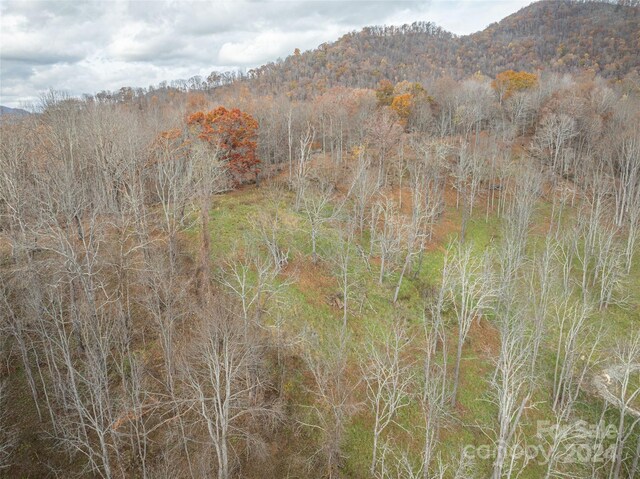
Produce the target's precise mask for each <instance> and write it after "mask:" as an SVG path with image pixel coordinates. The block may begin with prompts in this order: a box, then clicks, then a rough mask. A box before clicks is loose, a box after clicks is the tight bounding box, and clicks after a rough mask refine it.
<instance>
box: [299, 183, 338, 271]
mask: <svg viewBox="0 0 640 479" xmlns="http://www.w3.org/2000/svg"><path fill="white" fill-rule="evenodd" d="M332 198H333V193H332V191H331V186H330V185H322V186H321V187H320V188H319V189H318V190H314V191H310V192H308V193H307V194H306V195H305V197H304V198H303V206H302V211H303V212H304V214H305V215H306V217H307V219H308V220H309V225H310V226H311V231H310V233H311V255H312V258H313V262H314V263H317V262H318V253H317V244H318V237H319V235H320V229H321V228H322V226H323V225H324V224H325V223H327V222H329V221H331V220H333V219H334V218H335V217H336V215H337V213H338V212H339V211H340V208H339V207H338V208H334V207H333V205H332V204H331V200H332Z"/></svg>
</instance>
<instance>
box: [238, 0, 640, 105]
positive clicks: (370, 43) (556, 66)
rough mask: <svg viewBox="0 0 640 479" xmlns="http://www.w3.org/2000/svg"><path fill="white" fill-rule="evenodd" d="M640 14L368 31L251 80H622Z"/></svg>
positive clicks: (589, 7) (569, 7) (537, 6)
mask: <svg viewBox="0 0 640 479" xmlns="http://www.w3.org/2000/svg"><path fill="white" fill-rule="evenodd" d="M639 12H640V8H639V7H638V6H630V5H621V4H616V5H614V4H610V3H601V2H586V3H584V2H575V1H568V0H562V1H556V0H552V1H542V2H537V3H534V4H532V5H530V6H528V7H526V8H523V9H522V10H520V11H518V12H516V13H514V14H513V15H510V16H508V17H507V18H505V19H503V20H502V21H500V22H499V23H495V24H492V25H490V26H489V27H487V28H486V29H485V30H483V31H481V32H477V33H474V34H471V35H466V36H456V35H454V34H452V33H449V32H447V31H445V30H443V29H441V28H439V27H437V26H436V25H434V24H432V23H426V22H416V23H414V24H412V25H404V26H401V27H367V28H364V29H363V30H362V31H360V32H352V33H349V34H347V35H344V36H343V37H342V38H340V39H339V40H338V41H336V42H334V43H330V44H322V45H320V46H319V47H318V48H317V49H315V50H313V51H308V52H304V53H302V54H297V55H292V56H289V57H288V58H286V59H285V60H284V61H281V62H278V63H269V64H267V65H264V66H262V67H260V68H257V69H255V70H252V71H251V72H250V77H251V78H252V80H253V82H254V83H255V84H256V85H257V86H260V87H262V88H266V89H268V90H269V91H272V92H281V91H282V90H284V91H286V92H292V93H295V94H297V95H302V96H304V95H305V94H307V93H310V92H311V91H312V90H314V89H317V88H323V87H331V86H336V85H342V86H347V87H372V86H374V85H375V84H376V83H377V82H378V81H379V80H381V79H383V78H386V79H389V80H392V81H396V82H397V81H402V80H409V81H424V80H427V79H429V78H433V77H438V76H443V75H450V76H452V77H454V78H464V77H466V76H469V75H472V74H474V73H476V72H481V73H483V74H485V75H489V76H493V75H495V74H496V73H498V72H500V71H503V70H507V69H519V70H535V69H553V70H556V71H575V70H577V69H580V68H587V69H593V70H594V71H595V72H597V73H599V74H601V75H603V76H606V77H610V78H621V77H623V76H625V75H627V74H629V73H631V72H638V69H639V66H640V35H638V32H640V24H639V20H640V14H639Z"/></svg>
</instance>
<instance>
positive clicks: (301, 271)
mask: <svg viewBox="0 0 640 479" xmlns="http://www.w3.org/2000/svg"><path fill="white" fill-rule="evenodd" d="M283 273H284V274H285V275H286V276H288V277H289V278H291V279H292V280H293V282H294V284H295V285H296V286H298V288H299V289H300V290H301V291H302V292H303V293H305V294H306V295H307V296H308V298H309V299H310V300H313V301H314V302H318V303H323V302H324V296H325V295H326V294H327V292H329V291H331V290H332V289H335V281H334V279H333V278H332V276H331V272H330V271H328V270H327V268H326V266H325V265H324V264H322V263H317V264H314V263H313V262H312V261H309V260H308V259H301V258H299V257H297V258H294V260H293V261H290V262H289V264H288V265H287V267H286V268H285V269H284V270H283Z"/></svg>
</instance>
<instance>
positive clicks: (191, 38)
mask: <svg viewBox="0 0 640 479" xmlns="http://www.w3.org/2000/svg"><path fill="white" fill-rule="evenodd" d="M527 3H529V2H528V0H509V1H507V0H456V1H447V0H433V1H393V0H388V1H369V0H350V1H343V0H333V1H332V0H325V1H305V0H303V1H292V0H281V1H277V0H276V1H252V0H239V1H192V2H184V1H178V0H165V1H140V0H134V1H120V0H109V1H90V2H78V1H60V0H55V1H40V2H31V1H28V2H25V1H3V2H2V3H0V42H1V45H2V46H1V48H0V80H1V82H0V103H1V104H3V105H7V106H20V105H21V104H23V103H25V102H32V101H35V100H36V99H37V98H38V96H39V94H41V93H42V92H43V91H45V90H47V89H49V88H54V89H62V90H67V91H69V92H70V93H71V94H75V95H77V94H81V93H85V92H89V93H93V92H96V91H100V90H104V89H107V90H117V89H118V88H120V87H122V86H148V85H150V84H157V83H159V82H160V81H162V80H172V79H177V78H188V77H191V76H193V75H203V76H206V75H207V74H208V73H209V72H211V71H212V70H218V69H229V68H251V67H254V66H258V65H261V64H263V63H266V62H269V61H273V60H276V59H277V58H279V57H285V56H287V55H289V54H291V53H292V52H293V50H294V48H300V49H302V50H307V49H311V48H315V47H316V46H318V45H319V44H320V43H323V42H329V41H332V40H335V39H337V38H338V37H339V36H341V35H343V34H344V33H347V32H349V31H351V30H357V29H360V28H362V27H363V26H366V25H374V24H375V25H380V24H402V23H411V22H414V21H417V20H426V21H433V22H435V23H437V24H438V25H440V26H442V27H443V28H446V29H448V30H451V31H453V32H454V33H458V34H466V33H471V32H473V31H476V30H480V29H482V28H484V27H485V26H486V25H488V24H489V23H491V22H494V21H498V20H500V19H501V18H502V17H504V16H505V15H507V14H509V13H512V12H514V11H515V10H517V9H519V8H521V7H523V6H524V5H526V4H527Z"/></svg>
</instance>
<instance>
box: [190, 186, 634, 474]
mask: <svg viewBox="0 0 640 479" xmlns="http://www.w3.org/2000/svg"><path fill="white" fill-rule="evenodd" d="M291 203H292V202H291V195H285V197H284V200H283V201H282V202H281V203H280V204H279V205H277V207H278V209H279V217H280V218H281V226H282V227H281V230H280V231H279V233H278V236H279V241H280V242H281V243H282V245H283V246H285V248H289V251H290V263H291V264H292V265H293V266H295V267H297V268H299V269H300V271H299V272H298V276H296V275H295V274H294V273H292V272H291V271H290V270H289V269H288V270H287V271H286V272H285V273H283V278H282V280H284V279H288V280H290V281H291V283H290V284H288V285H287V286H286V287H285V288H284V289H283V291H282V293H281V296H280V298H279V304H280V305H284V307H273V308H271V309H270V311H269V314H267V316H266V321H267V322H270V321H271V322H274V321H275V318H276V317H278V316H280V317H283V318H284V319H285V322H284V329H285V331H286V334H288V335H289V336H291V337H294V336H297V335H304V336H305V337H306V338H307V339H309V338H310V337H312V338H315V339H313V340H312V341H311V342H310V343H307V346H305V347H312V348H319V349H318V350H319V351H322V352H324V353H325V354H330V353H331V351H332V348H333V347H334V344H335V343H334V341H335V338H336V337H337V334H338V333H339V331H340V328H341V325H342V310H341V309H339V308H336V307H334V306H331V305H330V304H329V301H328V299H327V298H328V297H329V296H331V295H332V294H336V293H338V291H339V287H338V281H337V279H336V278H335V277H334V276H333V267H332V265H331V261H330V256H331V254H332V253H331V251H332V249H333V248H334V246H335V244H336V242H337V241H338V238H339V237H340V233H339V224H338V223H327V224H325V225H323V227H322V230H321V234H320V238H319V241H318V251H319V254H320V257H321V259H320V264H319V265H318V266H313V265H312V263H311V239H310V231H309V228H310V227H309V224H308V220H307V218H306V217H305V216H304V215H303V214H302V213H300V212H296V211H293V209H292V206H291ZM273 207H274V206H273V204H272V203H269V202H268V201H267V199H266V188H260V189H256V188H251V189H247V190H245V191H242V192H239V193H236V194H233V195H227V196H221V197H219V198H216V199H215V200H214V203H213V208H212V210H211V216H210V227H211V255H212V261H213V263H214V264H217V265H220V264H221V263H223V262H224V261H225V260H226V259H228V258H229V257H230V255H232V254H233V253H234V251H236V250H238V249H240V250H242V248H244V245H245V244H249V243H250V244H254V245H255V244H259V239H258V233H257V230H256V227H255V226H256V221H257V219H258V216H259V215H260V214H263V213H268V212H269V210H270V208H273ZM570 213H571V212H569V211H567V212H565V215H566V216H567V217H569V216H570ZM444 214H445V217H446V218H447V219H448V221H449V222H450V224H451V225H452V228H451V231H450V232H449V233H448V234H446V236H445V237H444V239H442V240H441V242H440V244H438V245H435V247H430V248H429V249H428V251H427V252H425V253H424V258H423V259H422V262H421V267H420V270H419V271H418V272H417V274H416V275H415V276H414V274H413V272H412V271H409V272H407V274H406V275H405V277H404V281H403V283H402V287H401V290H400V295H399V301H398V303H396V304H393V303H392V301H391V300H392V298H393V292H394V289H395V285H396V283H397V280H398V274H399V272H398V269H395V270H393V271H390V272H389V274H387V275H386V277H385V281H384V282H383V284H382V285H380V284H378V273H379V269H378V268H379V266H378V265H377V264H376V263H375V262H372V263H371V264H370V268H371V271H369V270H368V269H367V267H366V265H365V263H364V261H363V260H362V258H360V257H359V256H358V255H355V254H354V255H353V262H352V264H351V267H350V269H351V275H352V276H353V277H354V278H356V279H357V288H356V291H357V294H358V296H359V297H358V298H357V299H353V300H351V305H350V312H349V319H348V328H349V332H350V336H351V343H350V345H349V355H350V356H349V363H350V364H349V370H350V375H351V376H352V378H351V379H352V380H353V381H354V382H355V381H357V380H358V378H359V375H360V369H359V364H360V363H361V362H362V361H363V360H365V356H364V355H365V347H364V344H365V343H366V341H367V340H369V339H374V340H375V339H379V338H382V337H384V335H385V334H387V333H388V332H389V331H390V328H391V327H392V325H393V324H394V323H395V322H397V321H404V322H405V323H406V324H407V325H408V328H409V331H410V332H411V333H412V334H414V342H416V344H417V346H418V347H419V345H420V341H421V339H420V338H421V337H422V336H421V334H422V329H421V328H422V327H421V322H422V318H423V307H424V301H425V295H427V294H428V292H429V291H430V290H433V289H434V288H437V287H438V286H439V284H440V276H441V271H442V266H443V260H444V251H445V250H446V248H447V247H448V245H449V244H451V242H452V241H454V240H455V239H456V238H458V237H459V226H460V213H459V211H457V210H456V209H455V208H454V207H451V206H448V207H447V208H446V210H445V213H444ZM550 214H551V205H550V204H548V203H542V204H541V205H539V207H538V208H537V210H536V212H535V215H534V220H535V224H538V225H545V224H548V221H549V217H550ZM567 217H565V221H569V220H568V219H567ZM500 223H501V220H500V219H499V218H497V217H496V216H495V215H494V214H491V215H489V217H488V220H485V212H484V211H482V210H481V208H478V209H477V210H476V211H475V212H474V216H473V217H472V218H470V220H469V223H468V226H467V234H466V241H467V242H469V243H471V244H472V245H473V249H474V251H475V252H476V254H477V255H483V254H485V251H487V249H488V248H490V247H491V245H492V244H494V243H497V242H499V240H500V236H501V235H500ZM542 230H544V228H538V229H537V231H536V232H535V233H533V234H531V235H530V240H529V244H528V246H527V253H528V256H530V257H531V256H532V255H533V254H534V253H535V252H537V251H540V249H541V248H542V247H543V246H544V232H542ZM191 233H192V234H194V236H195V231H193V232H191ZM356 241H357V242H359V244H360V246H361V247H362V249H363V250H364V251H368V249H369V241H370V235H369V233H368V232H366V233H365V234H363V235H362V237H360V236H358V235H356ZM303 280H304V281H303ZM628 284H629V287H628V291H627V292H628V297H627V298H626V302H625V304H624V305H621V306H612V307H609V308H607V309H606V310H605V311H601V312H596V313H595V314H594V315H593V317H592V318H591V321H592V323H593V325H594V326H597V325H598V324H600V323H602V324H603V325H604V326H605V331H606V334H605V335H604V336H603V337H602V338H601V340H602V349H601V350H600V359H605V360H606V359H607V352H608V351H610V350H611V348H612V347H613V346H615V344H616V343H617V342H618V341H620V340H621V339H624V338H625V337H627V336H628V333H629V331H632V330H634V328H636V329H637V328H638V327H639V326H638V325H640V307H639V305H640V291H638V290H639V289H640V288H638V285H640V262H638V261H636V264H634V268H633V270H632V272H631V274H630V276H629V278H628ZM360 304H362V307H361V308H360ZM448 319H449V323H450V324H451V326H449V327H450V330H449V343H450V344H449V357H448V364H449V366H450V368H451V369H452V366H453V364H454V362H455V357H454V356H455V347H454V345H455V340H456V338H455V336H456V333H455V329H454V327H453V323H454V321H452V320H451V318H448ZM487 331H490V330H481V331H479V332H478V333H473V332H472V334H471V337H470V339H469V341H468V342H467V345H466V346H465V349H464V354H463V358H462V373H461V383H460V387H459V406H458V407H457V408H456V410H455V411H453V412H454V419H453V420H452V421H450V422H449V423H448V424H447V426H446V427H445V428H444V429H443V430H442V434H441V438H440V445H439V447H438V451H439V452H440V453H442V454H443V457H453V456H455V455H456V454H457V453H458V452H459V451H460V449H461V448H462V447H463V446H464V445H468V444H471V445H476V446H477V445H482V444H488V443H489V439H488V438H487V436H486V435H485V433H484V432H483V430H485V431H486V428H487V427H488V426H492V425H494V424H495V421H496V416H497V410H496V406H495V405H494V404H492V402H491V401H489V392H490V390H489V388H490V386H489V381H490V378H491V375H492V372H493V368H494V362H493V359H492V356H493V355H495V354H496V351H495V350H494V351H484V352H483V350H482V347H484V343H485V339H487V338H485V337H483V336H481V334H489V333H488V332H487ZM547 332H548V334H549V337H548V338H547V339H546V344H545V347H544V349H543V350H542V351H541V356H540V366H541V368H540V369H539V377H538V378H537V380H538V383H539V385H538V387H537V388H536V390H535V393H534V397H533V399H532V404H535V408H533V409H530V410H528V411H527V413H526V415H525V417H524V418H523V424H524V427H525V431H526V432H527V434H529V435H531V436H533V435H534V434H535V424H536V421H538V420H544V419H551V418H552V413H551V410H550V390H551V385H552V381H553V366H554V355H553V352H552V351H553V348H554V347H555V335H556V334H557V332H556V330H555V329H554V326H553V324H552V323H550V324H549V325H548V327H547ZM473 334H480V336H477V337H474V336H473ZM491 334H495V335H496V336H497V335H498V333H497V332H496V331H494V332H492V333H491ZM498 341H499V339H498ZM486 342H487V343H488V341H486ZM489 347H490V345H489ZM414 359H416V364H417V366H416V368H417V370H419V368H420V364H421V363H420V358H419V357H416V358H414ZM418 372H419V371H418ZM291 374H292V375H293V377H291V378H288V380H287V381H286V383H285V388H286V389H287V397H288V398H289V400H290V401H292V402H295V401H301V402H304V401H306V400H309V396H308V394H306V393H305V392H304V391H303V389H304V388H305V387H308V384H307V385H306V386H305V380H304V378H303V377H302V375H301V374H300V372H299V371H298V372H294V371H292V372H291ZM450 375H452V371H451V372H450ZM364 399H365V398H364V395H363V393H362V391H360V393H359V400H361V401H363V400H364ZM580 399H581V401H580V404H579V407H578V409H577V411H576V415H580V417H582V418H584V419H585V420H586V421H588V422H596V421H597V420H598V414H599V411H600V410H601V406H602V404H601V402H600V401H599V400H598V399H597V398H594V397H591V396H589V395H586V394H583V395H582V396H581V398H580ZM396 419H397V422H398V424H399V426H392V427H390V428H389V430H388V431H387V432H386V433H385V436H387V437H389V438H390V437H393V438H394V439H395V440H396V442H397V443H398V445H399V447H402V448H406V449H407V450H408V451H409V453H410V456H411V457H415V458H416V460H417V458H418V457H419V454H420V451H421V447H422V446H421V442H422V439H421V438H422V434H423V432H422V431H421V429H420V427H419V425H420V424H421V423H422V415H421V412H420V407H419V404H418V402H417V401H416V400H413V401H412V402H411V405H410V406H409V407H407V408H406V409H404V410H403V411H402V412H401V414H400V415H399V416H398V417H397V418H396ZM371 421H372V418H371V415H370V414H369V412H368V411H367V409H366V407H365V406H361V407H360V410H359V412H358V413H357V414H356V415H355V416H354V417H353V418H352V420H351V421H350V422H349V424H348V426H347V430H346V435H345V439H344V444H343V450H344V453H345V455H346V461H345V464H344V470H343V473H344V477H348V478H366V477H368V468H369V462H370V459H371V445H372V423H371ZM407 431H409V432H407ZM313 438H314V435H313V434H311V435H309V436H308V437H306V441H311V442H313V441H314V439H313ZM300 447H301V448H307V449H309V450H312V449H313V445H312V444H308V443H305V440H303V441H301V444H300ZM476 467H477V469H478V471H479V472H481V474H480V475H481V476H482V475H483V474H488V473H489V471H490V467H491V461H480V463H478V464H477V465H476ZM541 471H542V469H540V467H536V466H531V467H529V468H528V469H527V470H526V471H525V473H524V474H523V475H522V476H521V477H522V478H524V479H534V478H536V477H540V474H541Z"/></svg>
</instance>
